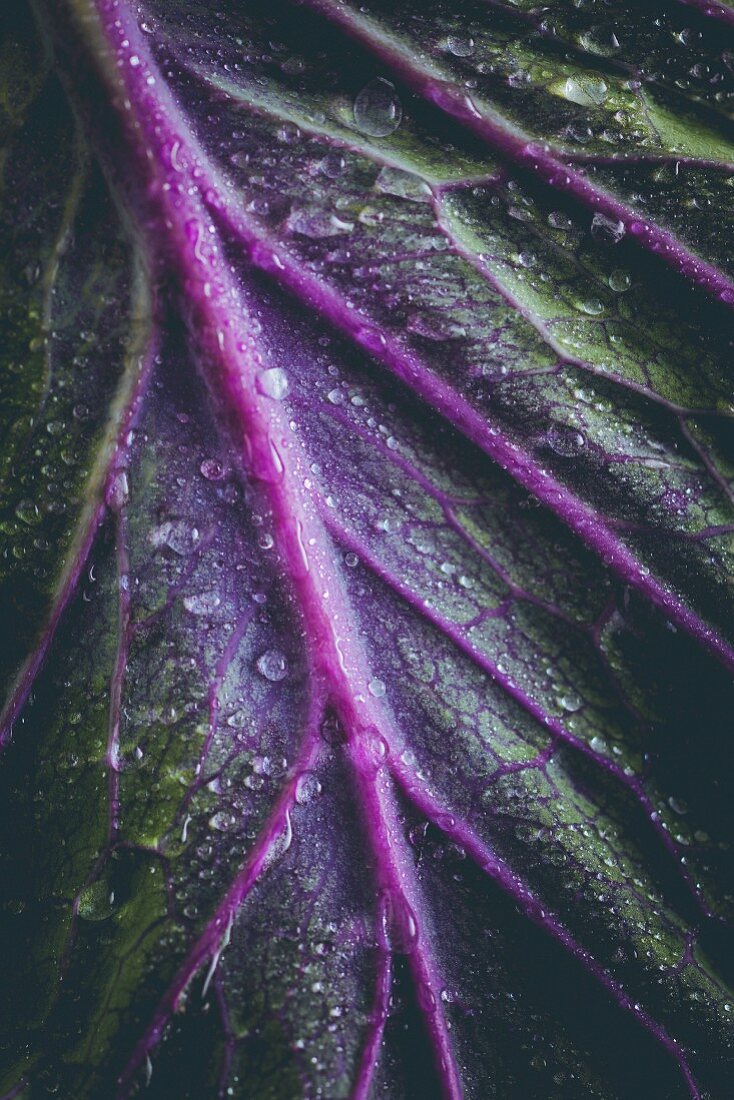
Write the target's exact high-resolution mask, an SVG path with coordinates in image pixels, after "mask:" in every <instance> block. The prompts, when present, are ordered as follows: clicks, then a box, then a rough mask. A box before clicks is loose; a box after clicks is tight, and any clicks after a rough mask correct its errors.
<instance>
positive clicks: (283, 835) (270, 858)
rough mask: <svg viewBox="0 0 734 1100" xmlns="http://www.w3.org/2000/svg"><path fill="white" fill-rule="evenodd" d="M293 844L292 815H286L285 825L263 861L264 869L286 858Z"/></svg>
mask: <svg viewBox="0 0 734 1100" xmlns="http://www.w3.org/2000/svg"><path fill="white" fill-rule="evenodd" d="M292 843H293V826H292V825H291V815H290V813H286V815H285V818H284V819H283V825H282V828H281V830H280V832H279V833H278V835H277V836H276V837H274V838H273V841H272V843H271V845H270V849H269V850H268V853H267V855H266V857H265V859H264V860H263V868H267V867H272V865H273V864H274V863H275V861H276V860H278V859H280V858H281V856H284V855H285V853H286V852H287V851H288V849H289V848H290V846H291V844H292Z"/></svg>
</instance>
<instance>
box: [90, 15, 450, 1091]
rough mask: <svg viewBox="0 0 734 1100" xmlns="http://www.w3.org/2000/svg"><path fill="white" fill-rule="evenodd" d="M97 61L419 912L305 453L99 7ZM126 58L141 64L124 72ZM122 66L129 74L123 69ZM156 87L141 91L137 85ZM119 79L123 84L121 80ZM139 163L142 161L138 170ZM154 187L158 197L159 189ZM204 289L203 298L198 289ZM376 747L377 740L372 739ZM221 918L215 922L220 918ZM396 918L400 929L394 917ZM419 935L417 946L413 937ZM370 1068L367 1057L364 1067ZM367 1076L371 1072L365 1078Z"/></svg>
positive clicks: (221, 913)
mask: <svg viewBox="0 0 734 1100" xmlns="http://www.w3.org/2000/svg"><path fill="white" fill-rule="evenodd" d="M98 11H99V14H100V18H101V22H102V26H103V29H104V33H105V35H106V38H107V49H108V51H109V52H110V53H112V54H113V55H115V56H117V57H118V58H120V59H121V61H122V64H123V67H124V71H126V73H127V79H126V80H125V86H126V91H127V93H128V95H129V97H130V101H131V102H132V103H134V104H135V116H134V117H135V124H136V127H139V130H137V129H136V130H134V131H133V134H132V141H133V142H134V144H135V146H136V147H137V151H138V153H140V150H141V146H142V147H143V148H145V149H150V150H151V151H152V153H153V156H152V163H153V167H152V168H150V169H149V172H148V173H147V174H148V175H149V176H151V177H152V178H151V182H150V185H149V188H148V195H149V196H151V195H153V196H154V197H155V200H156V203H157V213H158V217H159V224H161V225H163V226H165V227H166V228H165V230H164V233H165V236H166V238H167V239H166V244H167V245H168V246H169V248H167V249H166V250H165V251H166V253H167V254H170V255H172V256H173V262H174V264H175V267H176V269H177V271H176V274H177V276H178V279H179V282H180V284H181V287H185V294H186V296H185V302H186V314H187V321H188V325H189V328H190V331H191V336H192V342H193V343H194V345H195V346H196V350H197V352H198V359H199V364H200V367H201V370H202V373H203V375H204V379H205V381H206V383H207V385H208V387H209V389H210V391H211V392H212V395H213V397H214V399H215V401H217V402H218V403H219V404H220V406H221V407H222V408H223V411H224V412H225V413H226V415H227V417H228V419H229V421H230V428H231V429H233V432H234V435H235V440H236V444H237V446H238V450H239V451H240V455H241V457H242V462H243V466H244V469H245V472H246V473H247V475H248V476H250V477H254V478H255V480H257V481H258V482H259V483H260V484H261V486H262V488H263V491H264V492H265V494H266V496H267V498H268V500H269V503H270V505H271V508H272V513H273V521H274V527H275V530H276V532H277V535H278V538H277V544H278V547H279V554H280V558H281V561H282V565H283V568H284V571H285V572H286V574H287V575H288V576H289V577H290V580H291V585H292V588H293V590H294V594H295V595H296V598H297V601H298V609H299V612H300V616H301V620H302V623H303V627H304V630H305V632H306V636H307V638H308V647H307V648H308V652H309V656H310V658H311V662H312V669H311V679H312V683H314V684H315V685H318V695H319V698H320V697H321V696H322V695H323V705H324V706H326V705H329V706H331V707H332V708H333V709H334V711H335V712H336V713H337V715H338V716H339V718H340V720H341V722H342V725H343V727H344V729H345V732H346V734H347V739H348V746H347V749H348V758H349V759H350V761H351V763H352V775H353V782H354V786H355V791H356V794H357V797H358V800H359V803H360V804H361V811H362V812H361V819H362V822H363V825H364V830H365V834H366V836H367V838H368V843H369V847H370V849H371V855H372V861H373V864H374V874H375V878H376V883H377V886H378V888H379V889H380V890H384V891H387V892H388V893H389V895H390V896H391V897H392V898H395V899H399V905H398V909H399V912H400V913H403V914H405V913H417V912H420V911H422V909H423V907H422V906H421V905H420V904H419V903H418V900H417V899H418V894H419V890H418V886H417V882H416V880H415V872H414V870H413V867H412V862H411V860H410V856H409V853H408V850H407V846H406V842H405V839H404V837H403V836H402V832H401V829H400V826H399V824H398V820H397V811H396V809H395V807H394V806H393V804H392V795H391V792H390V790H389V785H388V784H387V783H386V782H385V780H384V779H383V780H381V781H380V780H378V779H376V778H375V777H374V776H373V774H372V773H373V770H374V759H373V756H372V750H371V743H372V738H373V732H372V731H381V730H384V729H386V728H387V727H388V725H389V721H388V718H387V716H386V714H385V713H384V707H383V704H382V703H380V702H379V701H378V700H376V699H374V698H373V697H372V696H371V694H370V692H369V690H368V687H367V685H368V683H369V680H370V679H371V673H370V671H369V664H368V661H367V658H366V655H365V653H364V651H363V648H362V644H361V642H360V641H359V633H358V631H357V630H356V629H354V624H353V613H352V610H351V607H350V605H349V602H348V599H347V597H346V594H345V592H344V589H343V585H342V582H341V578H340V576H339V573H338V569H337V567H336V564H335V561H334V555H333V550H332V547H331V543H330V540H329V537H328V535H327V533H326V530H325V529H324V527H323V525H322V523H321V520H320V517H319V516H318V513H317V511H316V509H315V507H314V504H313V502H312V501H311V500H310V498H309V496H308V494H307V492H306V491H305V490H304V488H303V484H304V479H305V478H304V475H305V474H306V473H307V470H308V463H307V458H306V455H305V453H304V452H303V451H302V448H301V446H300V444H299V441H298V439H297V437H295V436H294V435H293V434H292V433H291V432H290V429H289V424H288V419H287V414H286V412H285V411H284V410H283V408H282V407H281V406H280V405H279V404H278V403H273V402H272V401H271V400H270V399H269V398H268V397H267V396H264V395H262V394H260V393H259V391H258V387H257V384H256V381H257V372H258V370H259V369H261V368H262V367H263V366H264V365H265V363H266V361H267V360H266V355H264V354H263V353H262V351H261V349H260V347H259V345H258V339H257V328H256V327H255V325H254V324H253V322H252V320H251V316H250V313H249V304H248V302H247V300H246V298H245V297H244V296H243V294H242V293H241V292H240V289H239V287H238V286H237V285H236V284H235V283H234V281H233V280H232V279H231V276H230V274H229V271H228V268H227V264H226V261H223V260H222V258H221V251H220V249H219V248H218V245H217V242H216V237H215V236H214V235H211V234H209V233H208V232H207V229H208V225H209V216H208V214H207V212H206V209H205V207H204V206H203V204H202V202H201V198H200V193H199V186H200V183H199V185H198V186H197V183H196V177H195V176H194V175H193V174H192V172H191V168H192V163H191V160H190V154H189V151H188V149H187V148H186V143H185V141H184V139H183V137H182V134H183V133H185V126H184V125H183V120H181V119H180V118H179V115H178V111H177V109H176V106H175V104H174V103H173V101H172V99H171V97H170V94H169V93H168V92H167V89H165V86H164V85H163V82H162V79H161V76H160V73H159V72H158V71H157V70H156V69H155V66H154V65H153V64H152V62H151V60H150V58H149V55H148V53H147V49H146V47H145V44H144V43H143V41H142V39H141V35H140V32H139V30H138V28H137V26H136V24H135V22H134V20H133V18H132V17H131V16H130V13H129V12H126V11H124V10H123V9H122V8H121V6H119V5H116V6H114V7H111V6H110V5H109V4H108V3H105V2H104V0H103V2H101V3H99V4H98ZM133 55H135V56H136V57H137V58H138V64H137V65H136V66H134V67H132V66H130V65H129V58H130V57H131V56H133ZM126 62H128V64H125V63H126ZM153 74H155V76H154V80H155V82H156V83H155V84H154V85H153V88H154V89H155V90H152V87H151V85H149V84H148V83H147V79H148V77H150V76H153ZM123 79H124V78H123ZM141 160H142V163H143V164H144V163H145V160H144V159H143V158H141ZM164 185H165V186H164ZM205 288H206V289H205ZM379 737H383V734H382V733H379ZM318 745H319V739H318V725H317V718H316V717H313V718H312V721H311V722H310V723H309V729H308V730H307V732H306V735H305V738H304V742H303V745H302V748H301V766H300V767H299V771H302V770H303V769H305V768H308V767H309V766H310V765H312V764H313V762H314V759H315V757H316V755H317V753H318ZM294 784H295V778H294V779H292V780H291V781H290V783H289V785H287V787H286V789H285V790H284V792H282V794H281V798H280V799H279V801H278V804H277V806H276V808H275V811H274V814H273V815H272V816H271V820H270V824H269V825H268V826H267V827H266V829H265V831H264V832H263V833H262V834H261V836H260V839H259V840H258V842H257V843H256V845H255V849H254V851H253V854H252V855H251V857H250V859H249V860H248V861H247V864H246V866H245V868H244V869H243V871H242V872H241V873H240V874H239V875H238V876H237V877H236V879H235V881H234V883H233V885H232V886H231V887H230V889H229V891H228V892H227V894H226V896H225V898H224V901H223V902H221V903H220V905H219V907H218V908H217V911H216V914H215V916H214V918H213V919H212V920H211V921H210V922H209V924H208V925H207V927H206V928H205V930H204V931H203V933H202V934H201V936H200V938H199V940H198V941H197V943H196V944H195V945H194V947H193V948H192V950H191V952H190V953H189V955H188V957H187V959H186V960H185V961H184V963H183V965H182V967H181V969H180V970H179V973H178V975H177V977H176V979H175V980H174V983H173V985H172V987H171V988H170V989H169V990H168V991H167V993H166V994H165V995H164V997H163V1000H162V1001H161V1004H160V1007H159V1010H158V1012H157V1013H156V1015H155V1018H154V1020H153V1021H152V1022H151V1024H150V1026H149V1028H148V1031H147V1032H146V1034H145V1035H144V1036H143V1039H142V1040H141V1043H140V1044H139V1045H138V1047H137V1048H136V1051H135V1052H134V1054H133V1057H132V1059H131V1061H130V1063H129V1064H128V1066H127V1067H126V1069H125V1071H124V1073H123V1086H124V1085H126V1083H127V1082H129V1081H130V1079H131V1075H132V1073H133V1072H134V1070H135V1069H136V1067H137V1065H138V1064H139V1063H140V1061H141V1059H142V1058H143V1057H144V1056H145V1053H147V1051H148V1050H149V1049H150V1047H151V1046H152V1045H153V1043H154V1042H155V1041H157V1038H158V1037H159V1035H160V1033H161V1030H162V1026H163V1022H164V1020H165V1019H166V1018H167V1017H168V1016H169V1015H170V1012H171V1011H172V1009H173V1008H174V1007H175V1003H176V1001H177V998H178V996H179V994H180V992H181V990H183V988H185V986H186V984H188V981H190V979H191V977H192V976H193V974H194V973H195V972H196V971H197V970H198V969H199V968H200V967H201V965H203V962H204V961H205V960H206V959H207V958H210V957H212V955H213V954H214V953H215V952H216V950H217V945H218V943H219V942H220V941H221V932H222V928H223V927H225V926H226V924H227V923H228V921H230V920H231V919H232V918H233V917H234V915H235V914H236V912H237V910H238V909H239V907H240V905H241V904H242V902H243V901H244V899H245V898H246V897H247V896H248V895H249V893H250V890H251V889H252V887H253V885H254V884H255V882H256V881H257V879H258V878H259V875H260V873H261V872H262V870H263V869H264V868H265V866H266V865H267V861H268V854H269V852H270V851H271V850H272V847H273V844H274V843H275V841H276V839H277V837H278V836H279V835H280V832H281V831H282V828H283V823H284V820H285V818H286V816H287V815H288V813H289V810H290V808H292V805H293V790H292V788H294ZM225 918H226V919H225ZM401 919H405V918H401ZM422 935H427V930H425V929H424V930H423V933H422ZM410 966H411V970H412V972H413V976H414V980H415V981H416V983H417V985H418V987H419V988H426V989H429V990H432V991H433V990H435V993H432V996H433V1000H434V1002H435V1003H437V1004H438V1003H439V1001H438V990H439V989H440V982H439V975H438V967H437V963H436V960H435V958H434V957H433V953H432V950H431V947H430V940H429V939H425V940H424V939H423V938H419V940H418V942H417V944H416V946H415V949H414V950H413V951H412V952H411V954H410ZM424 1016H425V1024H426V1029H427V1032H428V1034H429V1036H430V1038H431V1040H432V1044H433V1047H434V1050H435V1053H436V1072H437V1074H438V1076H439V1080H440V1081H441V1085H442V1091H443V1093H444V1096H445V1097H446V1100H459V1098H460V1097H461V1085H460V1081H459V1073H458V1068H457V1065H456V1060H455V1057H454V1055H453V1050H452V1044H451V1042H450V1040H449V1035H448V1029H447V1026H446V1022H445V1019H444V1015H443V1011H442V1009H440V1008H439V1009H437V1010H436V1011H433V1012H431V1013H424ZM373 1062H374V1059H372V1062H371V1064H372V1063H373ZM373 1068H374V1066H373Z"/></svg>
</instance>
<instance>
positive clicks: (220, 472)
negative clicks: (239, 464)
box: [199, 458, 224, 481]
mask: <svg viewBox="0 0 734 1100" xmlns="http://www.w3.org/2000/svg"><path fill="white" fill-rule="evenodd" d="M199 469H200V470H201V473H202V475H203V477H205V478H206V480H207V481H221V479H222V478H223V477H224V467H223V466H222V463H221V462H217V460H216V458H205V459H204V461H203V462H202V464H201V465H200V466H199Z"/></svg>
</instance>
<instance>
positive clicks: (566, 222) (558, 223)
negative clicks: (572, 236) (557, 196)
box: [548, 210, 573, 233]
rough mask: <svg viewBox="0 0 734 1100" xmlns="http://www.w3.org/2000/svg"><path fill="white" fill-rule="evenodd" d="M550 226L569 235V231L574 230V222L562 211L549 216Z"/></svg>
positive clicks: (556, 211)
mask: <svg viewBox="0 0 734 1100" xmlns="http://www.w3.org/2000/svg"><path fill="white" fill-rule="evenodd" d="M548 225H549V226H550V227H551V229H562V230H563V231H564V233H568V232H569V230H571V229H573V222H572V221H571V219H570V218H569V216H568V214H564V213H563V211H561V210H553V211H552V212H551V213H550V214H549V215H548Z"/></svg>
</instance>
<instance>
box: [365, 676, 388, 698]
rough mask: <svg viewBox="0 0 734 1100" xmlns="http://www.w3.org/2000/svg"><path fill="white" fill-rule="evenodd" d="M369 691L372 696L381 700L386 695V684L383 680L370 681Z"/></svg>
mask: <svg viewBox="0 0 734 1100" xmlns="http://www.w3.org/2000/svg"><path fill="white" fill-rule="evenodd" d="M367 690H368V691H369V693H370V695H374V697H375V699H381V698H382V696H383V695H384V694H385V684H384V682H383V681H382V680H377V679H374V680H370V682H369V684H368V685H367Z"/></svg>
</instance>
